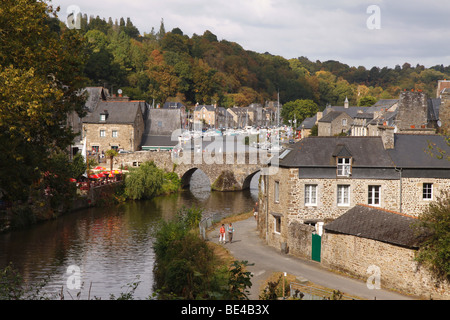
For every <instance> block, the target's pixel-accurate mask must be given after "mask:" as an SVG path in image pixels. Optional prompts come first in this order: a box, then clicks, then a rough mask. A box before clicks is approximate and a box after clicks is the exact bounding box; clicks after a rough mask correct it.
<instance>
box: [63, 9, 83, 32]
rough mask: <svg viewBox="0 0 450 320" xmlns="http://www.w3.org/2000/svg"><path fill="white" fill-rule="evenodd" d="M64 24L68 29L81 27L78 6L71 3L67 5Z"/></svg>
mask: <svg viewBox="0 0 450 320" xmlns="http://www.w3.org/2000/svg"><path fill="white" fill-rule="evenodd" d="M66 13H67V21H66V25H67V27H68V28H69V29H81V9H80V7H79V6H76V5H71V6H69V7H67V11H66Z"/></svg>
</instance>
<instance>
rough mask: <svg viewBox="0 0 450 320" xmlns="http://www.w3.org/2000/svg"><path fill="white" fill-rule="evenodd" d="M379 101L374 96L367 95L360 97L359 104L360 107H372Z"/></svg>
mask: <svg viewBox="0 0 450 320" xmlns="http://www.w3.org/2000/svg"><path fill="white" fill-rule="evenodd" d="M376 102H377V99H376V98H375V97H372V96H365V97H362V98H361V99H359V102H358V105H359V106H360V107H370V106H373V105H374V104H375V103H376Z"/></svg>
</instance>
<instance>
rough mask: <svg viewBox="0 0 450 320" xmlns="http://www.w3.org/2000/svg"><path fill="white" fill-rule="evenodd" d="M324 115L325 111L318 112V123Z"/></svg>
mask: <svg viewBox="0 0 450 320" xmlns="http://www.w3.org/2000/svg"><path fill="white" fill-rule="evenodd" d="M322 117H323V112H317V120H316V123H317V122H319V120H320V119H322Z"/></svg>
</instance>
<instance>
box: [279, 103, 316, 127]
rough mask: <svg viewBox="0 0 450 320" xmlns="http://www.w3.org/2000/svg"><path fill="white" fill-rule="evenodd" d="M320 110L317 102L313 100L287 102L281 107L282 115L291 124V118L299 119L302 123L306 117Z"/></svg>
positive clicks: (284, 120) (298, 121)
mask: <svg viewBox="0 0 450 320" xmlns="http://www.w3.org/2000/svg"><path fill="white" fill-rule="evenodd" d="M318 111H319V108H318V106H317V104H316V103H315V102H314V101H312V100H295V101H290V102H287V103H286V104H284V105H283V107H282V109H281V117H282V118H283V122H284V123H285V124H289V120H291V121H293V120H294V119H295V120H297V123H302V122H303V120H305V119H306V118H309V117H312V116H314V115H315V114H316V113H317V112H318Z"/></svg>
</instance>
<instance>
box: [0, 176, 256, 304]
mask: <svg viewBox="0 0 450 320" xmlns="http://www.w3.org/2000/svg"><path fill="white" fill-rule="evenodd" d="M258 179H259V175H256V176H255V177H254V178H253V180H252V183H251V189H250V190H247V191H242V192H225V193H220V192H211V191H210V186H209V183H208V182H207V180H205V177H204V176H203V173H202V172H201V171H197V172H196V173H194V174H193V176H192V180H191V188H190V190H185V191H183V192H182V193H180V194H175V195H170V196H164V197H158V198H155V199H153V200H151V201H139V202H129V203H126V204H122V205H120V206H117V207H114V208H91V209H88V210H83V211H80V212H76V213H72V214H68V215H65V216H63V217H60V218H58V219H57V220H54V221H48V222H45V223H42V224H39V225H37V226H33V227H31V228H28V229H26V230H22V231H16V232H11V233H8V234H4V235H0V267H4V266H6V265H8V263H9V262H10V261H12V262H13V264H14V266H15V267H16V268H18V269H19V271H20V272H21V274H22V275H23V277H24V279H25V280H26V281H28V282H30V283H35V282H38V281H41V280H42V279H43V278H45V277H46V276H47V275H50V278H49V279H48V281H49V282H48V284H47V285H46V286H45V288H44V291H45V292H46V293H48V294H54V295H56V294H57V293H59V292H61V288H63V293H64V296H65V298H66V299H72V297H73V298H76V295H77V293H78V292H79V291H80V290H69V289H68V288H67V280H68V278H69V275H68V274H67V273H66V272H67V268H68V267H69V266H70V265H77V266H79V267H80V269H81V281H82V283H83V290H81V296H80V298H81V299H87V297H88V295H89V294H90V297H91V298H93V297H94V296H96V297H99V298H101V299H108V298H109V296H110V294H114V295H116V296H117V295H119V294H120V293H124V292H126V291H127V288H126V287H124V286H126V285H127V284H128V283H132V282H133V281H135V280H136V276H137V275H139V277H140V279H139V281H141V284H140V285H139V287H138V290H137V291H136V295H135V297H136V298H140V299H143V298H146V297H148V296H149V295H150V294H151V293H152V284H153V273H152V270H153V261H154V253H153V249H152V241H153V238H152V235H153V232H154V230H155V227H156V226H157V223H158V221H159V220H160V219H161V218H163V219H170V218H172V217H173V216H174V215H175V213H176V212H177V210H178V209H179V208H181V207H182V206H183V205H184V206H186V207H190V206H192V205H195V206H197V207H200V208H203V210H204V211H203V212H204V215H221V216H226V215H230V214H234V213H241V212H245V211H249V210H251V209H252V207H253V204H254V202H255V201H256V199H257V183H258ZM71 296H72V297H71Z"/></svg>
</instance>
